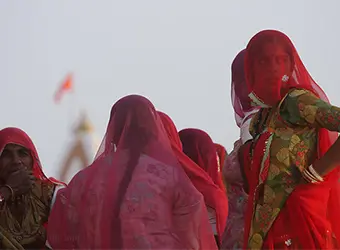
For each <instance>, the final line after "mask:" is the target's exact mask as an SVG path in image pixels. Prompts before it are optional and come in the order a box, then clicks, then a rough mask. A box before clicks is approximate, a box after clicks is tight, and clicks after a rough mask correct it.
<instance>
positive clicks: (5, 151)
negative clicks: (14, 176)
mask: <svg viewBox="0 0 340 250" xmlns="http://www.w3.org/2000/svg"><path fill="white" fill-rule="evenodd" d="M10 154H11V152H10V151H8V150H7V149H4V151H2V153H1V156H0V157H1V158H3V157H9V156H10Z"/></svg>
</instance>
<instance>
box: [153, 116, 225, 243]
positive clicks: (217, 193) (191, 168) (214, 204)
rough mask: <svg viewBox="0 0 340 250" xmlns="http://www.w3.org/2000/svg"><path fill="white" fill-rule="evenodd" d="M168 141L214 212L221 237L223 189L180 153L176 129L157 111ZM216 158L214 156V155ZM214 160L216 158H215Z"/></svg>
mask: <svg viewBox="0 0 340 250" xmlns="http://www.w3.org/2000/svg"><path fill="white" fill-rule="evenodd" d="M158 115H159V117H160V118H161V120H162V122H163V125H164V128H165V130H166V132H167V134H168V137H169V139H170V143H171V147H172V150H173V151H174V153H175V155H176V157H177V159H178V161H179V162H180V164H181V165H182V167H183V169H184V171H185V173H186V174H187V175H188V177H189V178H190V180H191V182H192V183H193V184H194V186H195V187H196V189H197V190H198V191H199V192H200V193H201V194H202V195H203V197H204V201H205V203H206V204H207V206H209V207H211V208H213V209H214V210H215V211H216V224H217V233H218V235H219V237H221V235H222V233H223V230H224V227H225V223H226V220H227V216H228V199H227V196H226V194H225V191H224V189H222V188H220V186H218V185H217V184H215V183H214V181H213V180H212V178H211V177H210V176H209V175H208V173H207V172H205V171H204V170H203V169H202V168H201V167H199V166H198V165H197V164H196V163H195V162H194V161H192V160H191V159H190V158H189V157H188V156H187V155H186V154H184V153H183V151H182V143H181V141H180V137H179V135H178V133H177V128H176V126H175V124H174V122H173V121H172V120H171V118H170V117H169V116H168V115H166V114H165V113H163V112H160V111H158ZM215 157H216V154H215ZM215 159H216V158H215Z"/></svg>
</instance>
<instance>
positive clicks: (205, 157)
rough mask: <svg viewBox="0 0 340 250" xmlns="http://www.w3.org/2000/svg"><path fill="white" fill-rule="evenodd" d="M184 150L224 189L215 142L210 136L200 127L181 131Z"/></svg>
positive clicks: (180, 135)
mask: <svg viewBox="0 0 340 250" xmlns="http://www.w3.org/2000/svg"><path fill="white" fill-rule="evenodd" d="M179 137H180V139H181V142H182V145H183V152H184V153H185V154H186V155H187V156H189V158H190V159H191V160H193V161H194V162H195V163H196V164H197V165H198V166H200V167H201V168H202V169H203V170H204V171H206V172H207V173H208V174H209V176H210V178H211V179H212V180H213V181H214V183H215V184H216V185H217V186H219V187H220V188H222V189H224V184H223V181H222V178H221V174H220V172H219V169H218V163H217V159H216V148H215V144H214V142H213V141H212V139H211V138H210V136H209V135H208V134H207V133H206V132H204V131H203V130H200V129H194V128H187V129H183V130H181V131H180V132H179Z"/></svg>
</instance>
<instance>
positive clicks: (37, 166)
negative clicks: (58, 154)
mask: <svg viewBox="0 0 340 250" xmlns="http://www.w3.org/2000/svg"><path fill="white" fill-rule="evenodd" d="M7 144H16V145H19V146H22V147H24V148H26V149H28V150H29V152H30V153H31V156H32V159H33V166H32V170H33V174H34V176H35V177H36V178H37V179H39V180H42V181H45V182H51V183H54V184H62V185H65V184H64V183H62V182H59V181H57V180H56V179H54V178H47V177H46V175H45V174H44V172H43V170H42V167H41V163H40V160H39V156H38V152H37V150H36V148H35V146H34V144H33V142H32V140H31V138H30V137H29V136H28V135H27V134H26V133H25V132H24V131H22V130H21V129H19V128H12V127H9V128H4V129H2V130H0V155H1V154H2V152H3V150H4V149H5V147H6V145H7Z"/></svg>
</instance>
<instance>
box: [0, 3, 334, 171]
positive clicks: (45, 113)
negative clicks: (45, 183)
mask: <svg viewBox="0 0 340 250" xmlns="http://www.w3.org/2000/svg"><path fill="white" fill-rule="evenodd" d="M339 8H340V3H339V2H338V1H337V0H329V1H320V0H308V1H307V0H304V1H303V0H299V1H297V0H286V1H273V0H268V1H264V0H263V1H262V0H257V1H254V0H248V1H242V0H238V1H230V0H224V1H222V0H219V1H218V0H209V1H208V0H205V1H202V0H190V1H189V0H152V1H151V0H131V1H127V0H97V1H95V0H54V1H53V0H50V1H46V0H25V1H20V0H1V1H0V32H1V38H2V39H1V40H0V76H1V79H2V81H1V87H2V97H1V98H0V105H1V107H2V116H1V120H0V127H1V128H3V127H6V126H16V127H20V128H22V129H23V130H25V131H26V132H27V133H28V134H29V136H31V138H32V139H33V141H34V143H35V145H36V147H37V148H38V151H39V155H40V158H41V161H42V163H43V167H44V170H45V173H46V174H47V175H56V173H57V171H58V166H59V164H60V163H61V161H62V160H63V159H62V156H63V154H64V153H65V150H66V149H67V143H68V142H69V141H70V140H71V139H72V133H71V125H72V123H73V122H74V121H75V120H76V119H77V114H78V113H79V111H80V110H82V109H83V110H86V111H87V112H88V115H89V117H90V119H91V120H92V122H93V123H94V125H95V129H96V134H97V136H98V138H99V139H100V140H101V138H102V136H103V134H104V132H105V128H106V125H107V122H108V117H109V112H110V108H111V106H112V105H113V104H114V102H115V101H117V100H118V99H119V98H120V97H122V96H124V95H127V94H131V93H138V94H142V95H145V96H146V97H148V98H150V100H151V101H152V102H153V103H154V105H155V106H156V108H157V109H159V110H162V111H164V112H166V113H168V114H169V115H170V116H171V117H172V118H173V120H174V121H175V123H176V125H177V127H178V129H182V128H185V127H196V128H200V129H203V130H205V131H207V132H208V133H209V134H210V136H211V137H212V138H213V140H214V141H216V142H219V143H222V144H223V145H224V146H225V147H226V148H227V149H228V151H230V150H231V149H232V147H233V143H234V141H235V140H236V139H237V138H238V136H239V130H238V127H237V126H236V125H235V122H234V112H233V109H232V106H231V101H230V65H231V62H232V60H233V59H234V57H235V56H236V54H237V53H238V52H239V51H240V50H241V49H243V48H244V47H245V46H246V44H247V42H248V40H249V39H250V38H251V37H252V36H253V35H254V34H255V33H257V32H258V31H260V30H262V29H268V28H270V29H279V30H281V31H283V32H285V33H286V34H287V35H288V36H289V37H290V38H291V39H292V41H293V42H294V44H295V46H296V48H297V50H298V52H299V54H300V56H301V58H302V60H303V62H304V63H305V65H306V67H307V69H308V70H309V72H310V74H311V75H312V76H313V78H314V79H315V80H316V81H317V82H318V83H319V85H320V86H321V87H322V88H323V89H324V90H325V92H326V93H327V94H328V96H329V98H330V100H331V101H332V103H333V104H335V105H340V100H339V98H337V97H338V95H339V92H340V87H339V85H338V80H337V78H338V73H339V71H340V69H339V68H338V65H339V62H338V58H340V50H339V47H338V46H339V44H340V35H339V32H340V31H339V24H340V15H338V10H339ZM68 72H73V73H74V76H75V78H74V79H75V82H74V85H75V86H74V87H75V91H74V93H73V94H67V95H65V96H64V98H63V100H62V102H61V104H60V105H56V104H55V103H54V102H53V94H54V92H55V90H56V88H57V86H58V84H59V82H60V81H61V80H62V79H63V78H64V76H65V75H66V74H67V73H68Z"/></svg>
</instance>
